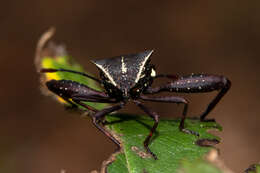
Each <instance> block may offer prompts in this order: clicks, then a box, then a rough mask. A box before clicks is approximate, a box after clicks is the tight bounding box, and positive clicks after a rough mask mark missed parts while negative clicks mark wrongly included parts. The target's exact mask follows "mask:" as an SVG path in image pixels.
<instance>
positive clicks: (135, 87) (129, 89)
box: [41, 51, 231, 159]
mask: <svg viewBox="0 0 260 173" xmlns="http://www.w3.org/2000/svg"><path fill="white" fill-rule="evenodd" d="M152 52H153V51H145V52H141V53H136V54H128V55H121V56H117V57H113V58H106V59H101V60H96V61H92V62H93V63H94V64H95V65H96V66H97V67H98V69H99V70H100V78H101V79H96V78H94V77H92V76H89V75H87V74H85V73H81V72H76V71H72V70H68V69H42V70H41V72H44V73H52V72H58V71H62V72H70V73H76V74H79V75H83V76H85V77H87V78H91V79H93V80H95V81H96V82H98V83H99V84H101V85H102V86H103V87H104V88H105V92H100V91H96V90H94V89H91V88H89V87H88V86H86V85H83V84H80V83H78V82H75V81H70V80H50V81H47V82H46V85H47V87H48V89H49V90H50V91H52V92H54V93H55V94H57V95H59V96H60V97H62V98H63V99H64V100H66V101H67V102H69V103H70V104H72V105H73V106H76V104H79V105H81V106H84V107H85V108H87V109H89V110H92V111H94V114H93V115H92V120H93V123H94V125H95V126H96V127H97V128H98V129H99V130H100V131H102V132H103V133H104V134H105V135H106V136H108V137H109V138H110V139H111V140H112V141H113V142H114V143H116V144H117V145H118V146H120V143H119V141H118V140H116V139H115V138H114V137H113V136H112V135H111V134H110V133H109V132H108V131H107V130H105V129H104V128H103V126H102V125H100V122H101V120H102V118H103V117H104V116H105V115H107V114H109V113H111V112H114V111H117V110H119V109H121V108H122V107H123V106H124V105H125V104H126V103H127V102H128V101H130V100H132V101H133V102H134V103H135V104H136V105H137V106H138V107H139V108H141V109H142V110H143V111H144V112H145V113H146V114H148V115H149V116H150V117H151V118H153V119H154V125H153V127H152V128H151V130H150V133H149V135H148V136H147V137H146V139H145V140H144V147H145V149H146V150H147V152H148V153H150V154H151V155H152V156H153V157H154V159H157V157H156V155H155V154H154V153H153V152H152V151H151V150H150V149H149V147H148V145H149V142H150V139H151V137H152V135H153V133H154V132H155V130H156V128H157V126H158V122H159V115H158V114H157V113H156V112H154V111H152V110H151V109H149V108H147V107H146V106H145V105H144V104H143V103H142V102H141V101H153V102H168V103H169V102H170V103H182V104H184V110H183V113H182V118H181V123H180V125H179V129H180V130H181V131H183V132H186V133H191V134H196V132H193V131H191V130H188V129H185V128H184V120H185V118H186V114H187V109H188V101H187V100H186V99H184V98H182V97H178V96H163V97H162V96H150V95H152V94H156V93H160V92H181V93H200V92H210V91H214V90H219V93H218V94H217V96H216V97H215V98H214V99H213V100H212V101H211V102H210V103H209V105H208V107H207V108H206V110H205V111H204V112H203V113H202V115H201V116H200V120H201V121H205V117H206V116H207V115H208V113H209V112H210V111H211V110H212V109H213V108H214V107H215V106H216V104H217V103H218V102H219V101H220V99H221V98H222V97H223V96H224V95H225V94H226V92H227V91H228V90H229V88H230V86H231V82H230V81H229V80H228V79H227V78H226V77H224V76H219V75H208V74H196V75H194V74H193V75H190V76H183V77H179V76H176V75H163V74H162V75H157V74H156V72H155V67H154V65H152V64H151V63H150V56H151V54H152ZM163 77H164V78H168V79H170V82H169V83H166V84H164V85H161V86H158V87H152V86H151V85H152V83H153V80H155V79H157V78H163ZM84 101H88V102H102V103H116V104H115V105H113V106H111V107H108V108H105V109H103V110H100V111H98V110H96V109H95V108H92V107H90V106H88V105H86V104H84V103H83V102H84Z"/></svg>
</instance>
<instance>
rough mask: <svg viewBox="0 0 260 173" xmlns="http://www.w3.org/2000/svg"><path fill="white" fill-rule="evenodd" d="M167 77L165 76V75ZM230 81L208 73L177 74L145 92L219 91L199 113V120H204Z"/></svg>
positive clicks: (229, 85) (228, 86)
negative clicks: (169, 80)
mask: <svg viewBox="0 0 260 173" xmlns="http://www.w3.org/2000/svg"><path fill="white" fill-rule="evenodd" d="M163 77H165V76H163ZM166 77H167V76H166ZM230 87H231V82H230V80H229V79H227V78H226V77H224V76H220V75H209V74H192V75H189V76H183V77H181V76H179V77H178V79H175V80H173V81H171V82H169V83H167V84H165V85H162V86H159V87H155V88H151V87H150V88H148V89H147V90H146V91H145V94H156V93H159V92H163V91H168V92H176V93H205V92H211V91H219V93H218V94H217V96H216V97H215V98H214V99H213V100H212V101H211V102H210V103H209V105H208V107H207V108H206V110H205V111H204V112H203V113H202V114H201V116H200V120H201V121H207V120H205V118H206V116H207V115H208V114H209V113H210V112H211V111H212V109H213V108H214V107H215V106H216V105H217V103H218V102H219V101H220V100H221V99H222V97H223V96H224V95H225V94H226V93H227V92H228V90H229V89H230Z"/></svg>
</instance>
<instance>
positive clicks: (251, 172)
mask: <svg viewBox="0 0 260 173" xmlns="http://www.w3.org/2000/svg"><path fill="white" fill-rule="evenodd" d="M245 172H246V173H260V164H253V165H251V166H250V167H249V168H248V169H247V170H246V171H245Z"/></svg>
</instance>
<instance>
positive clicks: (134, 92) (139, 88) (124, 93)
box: [100, 64, 154, 100]
mask: <svg viewBox="0 0 260 173" xmlns="http://www.w3.org/2000/svg"><path fill="white" fill-rule="evenodd" d="M153 69H154V66H153V65H151V64H146V65H145V67H144V71H143V72H142V74H141V77H140V79H139V80H138V82H137V83H135V84H134V85H133V86H132V87H126V86H124V85H123V86H121V87H119V86H115V85H113V84H112V82H111V81H110V79H109V78H108V77H107V76H106V74H105V73H104V72H103V71H101V70H100V77H101V79H102V84H103V86H104V88H105V90H106V92H107V94H108V95H109V96H110V97H113V98H116V99H117V100H124V99H129V98H132V99H136V98H138V97H139V96H140V94H141V93H142V92H143V91H144V90H145V89H147V88H148V87H149V86H151V85H152V82H153V77H152V76H151V74H152V70H153ZM123 82H125V83H126V84H127V83H128V82H129V81H128V80H127V78H125V80H124V81H123Z"/></svg>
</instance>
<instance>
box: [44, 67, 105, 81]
mask: <svg viewBox="0 0 260 173" xmlns="http://www.w3.org/2000/svg"><path fill="white" fill-rule="evenodd" d="M40 72H41V73H55V72H69V73H75V74H79V75H82V76H85V77H87V78H90V79H92V80H94V81H96V82H98V83H101V81H100V80H99V79H96V78H95V77H92V76H90V75H88V74H86V73H82V72H79V71H73V70H67V69H62V68H61V69H53V68H42V69H41V70H40Z"/></svg>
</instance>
